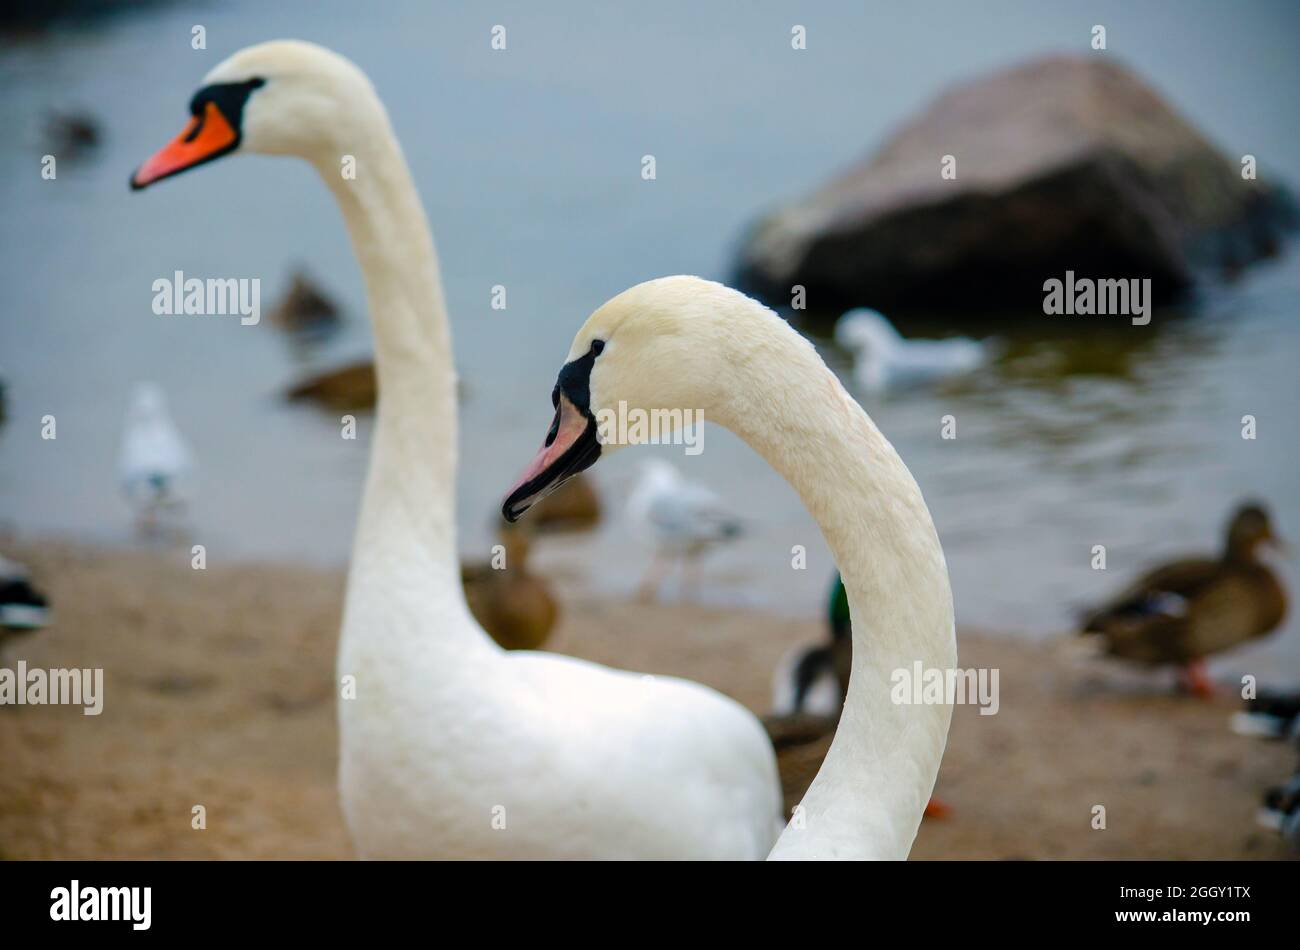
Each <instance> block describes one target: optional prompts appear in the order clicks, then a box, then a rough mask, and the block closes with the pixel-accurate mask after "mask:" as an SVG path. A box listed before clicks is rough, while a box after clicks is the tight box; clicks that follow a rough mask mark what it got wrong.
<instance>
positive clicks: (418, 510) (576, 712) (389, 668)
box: [132, 42, 933, 858]
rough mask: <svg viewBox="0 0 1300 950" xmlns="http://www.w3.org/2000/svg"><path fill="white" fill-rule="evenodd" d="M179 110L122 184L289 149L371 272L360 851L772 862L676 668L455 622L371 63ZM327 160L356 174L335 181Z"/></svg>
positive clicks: (358, 637)
mask: <svg viewBox="0 0 1300 950" xmlns="http://www.w3.org/2000/svg"><path fill="white" fill-rule="evenodd" d="M191 111H192V112H193V113H194V119H193V120H192V121H191V123H190V126H189V127H188V128H187V129H186V130H185V132H184V133H182V135H181V136H180V137H179V138H178V139H177V140H176V141H175V142H173V143H172V144H171V145H169V146H167V147H166V148H164V149H163V150H162V151H161V152H159V153H158V154H157V155H156V156H154V157H153V158H151V159H150V160H148V161H147V162H145V163H144V165H142V166H141V168H140V169H139V171H137V173H136V174H135V175H134V176H133V178H132V184H133V186H134V187H137V188H140V187H144V186H146V185H148V184H151V183H152V182H154V181H157V180H159V179H161V178H165V177H167V176H169V175H173V174H176V173H178V172H180V171H183V170H185V169H186V168H191V167H193V166H195V165H198V164H201V163H203V162H206V161H209V160H211V159H212V158H215V157H217V156H219V155H224V154H226V153H228V152H234V151H236V150H239V151H251V152H265V153H273V154H289V155H297V156H300V157H302V158H305V159H307V160H308V161H309V162H311V164H313V165H314V166H315V167H316V169H317V170H318V171H319V172H320V174H321V177H322V178H323V179H324V181H325V182H326V184H327V185H328V186H329V188H330V189H331V191H333V193H334V195H335V197H336V199H337V200H338V202H339V205H340V207H341V208H342V210H343V216H344V218H345V220H346V222H347V227H348V230H349V232H350V234H351V237H352V243H353V247H354V250H355V252H356V255H357V257H358V259H359V261H360V263H361V267H362V270H363V272H364V274H365V280H366V287H367V292H368V295H369V310H370V313H371V314H372V319H373V322H374V333H375V350H376V352H375V357H376V370H377V372H378V376H379V388H380V399H379V405H378V409H377V415H376V423H375V425H376V428H375V435H374V440H373V445H372V449H371V460H370V470H369V474H368V476H367V479H366V486H365V494H364V498H363V501H362V506H361V514H360V520H359V523H358V526H357V534H356V540H355V544H354V548H353V556H352V565H351V570H350V572H349V576H348V589H347V598H346V605H345V609H344V618H343V631H342V636H341V641H340V645H339V657H338V674H339V677H340V678H341V679H346V682H347V684H348V686H347V687H346V688H347V690H348V692H346V693H345V694H344V698H341V699H340V702H339V726H340V753H339V787H340V793H341V797H342V803H343V812H344V816H345V818H346V820H347V824H348V828H349V830H350V831H351V834H352V838H353V841H354V843H355V845H356V848H357V851H358V852H359V853H360V854H361V855H362V856H363V857H371V858H456V857H462V858H467V857H474V858H479V857H482V858H487V857H517V858H566V857H584V858H758V857H762V856H763V855H764V854H766V853H767V851H768V849H769V848H770V847H771V844H772V841H773V839H774V838H775V836H776V832H777V828H778V826H779V823H778V814H779V811H780V801H781V797H780V788H779V785H778V782H777V774H776V764H775V759H774V756H773V752H772V748H771V746H770V745H769V743H768V740H767V737H766V735H765V733H764V732H763V729H762V727H761V726H760V724H759V722H758V721H757V720H756V719H755V718H754V717H753V716H752V715H751V714H750V713H749V712H748V711H747V710H745V709H744V708H743V707H741V706H740V705H739V704H737V703H735V702H733V701H732V700H730V699H727V698H726V697H724V696H722V695H720V694H718V693H716V692H714V691H712V690H709V689H706V688H705V687H703V686H699V685H697V684H694V683H689V682H685V681H683V680H677V679H672V678H668V677H643V676H640V675H637V674H633V673H624V672H618V671H615V670H610V669H606V668H604V667H600V666H597V665H595V664H592V663H587V662H584V661H582V660H577V659H572V658H569V657H563V656H558V655H553V654H546V653H527V652H512V653H507V652H505V651H503V650H501V649H500V648H499V647H498V646H497V645H496V644H495V643H493V642H492V640H491V639H490V638H489V637H488V636H487V634H486V633H484V632H483V630H482V629H481V628H480V627H479V626H478V624H477V623H475V622H474V620H473V619H472V618H471V616H470V613H469V610H468V608H467V607H466V604H465V599H464V594H463V591H462V589H461V583H460V567H459V564H458V560H457V548H456V521H455V473H456V399H455V388H456V378H455V372H454V369H453V367H452V356H451V341H450V334H449V330H448V326H447V317H446V311H445V307H444V303H443V295H442V287H441V282H440V278H439V274H438V266H437V260H436V258H435V255H434V249H433V242H432V239H431V237H430V235H429V230H428V224H427V222H426V220H425V216H424V212H423V210H422V208H421V206H420V202H419V197H418V195H417V194H416V192H415V188H414V186H413V184H412V182H411V179H410V174H409V172H408V170H407V167H406V163H405V161H404V160H403V158H402V154H401V150H400V148H399V146H398V144H397V141H396V139H395V138H394V136H393V133H392V130H391V129H390V127H389V123H388V117H387V115H386V113H385V111H384V108H383V106H382V105H381V103H380V102H379V99H378V97H377V96H376V94H375V92H374V90H373V89H372V87H371V85H370V83H369V81H368V80H367V79H366V77H365V76H364V74H363V73H362V72H361V71H360V70H358V69H357V68H356V67H355V66H353V65H352V64H351V63H349V62H348V61H347V60H345V59H343V58H342V57H340V56H338V55H336V54H333V53H331V52H329V51H327V50H324V49H321V48H320V47H316V46H312V45H310V44H306V43H300V42H275V43H267V44H262V45H259V46H254V47H251V48H249V49H245V50H243V51H241V52H239V53H236V54H235V55H234V56H232V57H231V58H230V59H228V60H226V61H225V62H223V63H221V64H220V65H218V66H217V67H216V68H215V69H214V70H213V71H212V72H211V73H209V74H208V76H207V78H206V80H205V83H204V86H203V88H201V89H200V90H199V92H198V93H197V94H196V95H195V97H194V100H193V102H192V104H191ZM344 155H351V156H353V157H354V159H355V167H356V177H355V178H344V177H343V176H342V175H341V174H340V163H341V159H342V156H344ZM505 359H508V356H506V355H503V360H505ZM353 687H354V688H355V698H347V697H348V696H349V695H351V689H352V688H353ZM932 777H933V776H931V778H932ZM918 814H919V813H918Z"/></svg>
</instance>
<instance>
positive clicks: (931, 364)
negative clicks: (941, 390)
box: [835, 307, 991, 393]
mask: <svg viewBox="0 0 1300 950" xmlns="http://www.w3.org/2000/svg"><path fill="white" fill-rule="evenodd" d="M835 342H836V343H838V344H839V345H840V346H841V347H843V348H844V349H846V350H848V351H849V352H850V353H852V354H853V379H854V381H855V382H856V383H857V385H858V388H860V389H862V390H865V391H866V392H869V393H883V392H887V391H889V390H894V389H905V388H907V387H910V386H920V385H924V384H926V383H934V382H939V381H941V380H944V379H948V378H950V377H953V376H961V375H963V374H966V373H969V372H971V371H972V370H975V369H977V368H979V367H980V366H981V365H983V364H984V363H986V362H987V361H988V359H989V358H990V355H991V354H990V352H989V348H988V345H987V344H984V343H980V342H979V341H977V340H970V339H966V338H965V337H960V338H955V339H950V340H908V339H905V338H904V337H903V336H901V335H900V334H899V332H898V331H897V330H895V329H894V326H893V324H891V323H890V322H889V321H888V320H887V319H885V316H884V315H883V314H881V313H880V312H878V311H876V310H871V309H869V308H867V307H859V308H858V309H856V310H850V311H849V312H848V313H846V314H844V315H843V316H842V317H840V319H839V321H838V322H837V323H836V324H835Z"/></svg>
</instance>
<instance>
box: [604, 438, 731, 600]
mask: <svg viewBox="0 0 1300 950" xmlns="http://www.w3.org/2000/svg"><path fill="white" fill-rule="evenodd" d="M627 513H628V517H629V518H630V519H631V521H632V523H633V524H634V525H636V526H637V527H638V529H640V531H641V532H642V533H643V534H644V535H646V536H648V537H649V538H650V540H651V541H652V542H653V543H654V546H655V553H654V560H653V561H651V563H650V569H649V570H648V571H647V572H646V576H645V578H644V579H643V580H642V582H641V586H640V588H639V591H638V596H640V597H641V599H643V600H648V599H651V598H653V597H654V596H655V594H656V593H657V592H658V590H659V585H660V583H661V582H662V581H663V576H664V573H665V571H666V570H667V569H668V567H669V566H670V565H669V563H668V560H669V559H670V558H677V559H679V560H680V561H681V564H682V574H683V579H684V580H685V579H686V578H687V574H688V573H689V568H690V565H691V564H692V563H694V561H695V560H696V559H697V558H698V557H700V555H702V554H703V553H704V552H705V551H707V550H708V549H709V548H711V547H713V546H714V545H715V544H719V543H721V542H724V541H730V540H732V539H734V538H736V537H739V535H740V533H741V524H740V521H739V519H737V518H736V517H735V516H734V515H732V514H731V513H730V512H729V511H728V510H727V509H726V508H725V506H724V505H723V503H722V500H721V499H720V498H719V497H718V496H717V495H715V494H714V493H713V492H711V491H710V490H709V489H707V488H705V487H704V486H703V485H700V484H698V483H696V482H692V481H688V480H687V479H686V478H684V477H683V476H682V474H681V473H680V472H678V471H677V469H676V468H674V467H673V466H672V464H671V463H669V462H666V461H664V460H663V459H650V460H649V461H647V462H645V463H644V464H643V465H642V467H641V477H640V479H639V480H638V481H637V484H636V487H635V488H633V489H632V493H631V494H630V495H629V496H628V501H627Z"/></svg>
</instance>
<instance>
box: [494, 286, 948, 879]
mask: <svg viewBox="0 0 1300 950" xmlns="http://www.w3.org/2000/svg"><path fill="white" fill-rule="evenodd" d="M551 399H552V402H553V404H554V406H555V419H554V422H553V423H552V425H551V430H550V432H549V433H548V435H547V438H546V441H545V443H544V444H543V446H542V449H541V451H540V452H539V453H538V455H537V457H536V459H535V460H534V461H533V463H532V464H531V465H530V466H529V467H528V468H527V470H526V471H525V472H524V475H523V477H522V478H521V479H520V481H519V483H518V484H517V485H516V487H515V488H514V490H513V491H512V492H511V493H510V495H509V497H508V498H507V499H506V501H505V504H504V514H505V516H506V517H507V518H508V519H512V520H513V519H515V518H518V517H519V516H520V515H521V514H523V512H524V511H526V510H527V509H528V507H529V506H530V505H532V504H534V503H535V502H536V501H537V500H538V499H539V498H541V497H542V496H544V495H545V494H546V493H547V492H548V491H551V490H553V489H554V488H555V487H556V486H558V485H559V484H560V483H562V482H563V481H564V480H565V479H566V478H568V477H570V476H572V475H573V474H575V473H576V472H579V471H582V470H583V469H585V468H587V467H589V466H590V465H592V464H593V463H594V462H595V461H596V460H597V459H598V458H599V457H600V456H601V455H603V454H608V453H609V452H610V451H612V450H614V449H615V448H617V446H616V445H615V444H613V443H611V442H608V441H605V440H606V438H607V436H608V434H609V430H610V429H611V427H608V426H605V427H602V426H601V425H600V424H599V422H598V420H600V419H602V418H609V417H611V414H613V413H614V412H616V411H617V412H627V411H637V410H639V411H642V412H645V413H654V412H656V411H659V410H665V411H667V412H668V413H669V414H670V415H669V416H667V418H683V417H685V418H692V417H693V416H692V415H691V412H692V411H695V412H702V413H703V418H704V419H706V420H708V421H711V422H715V423H718V424H720V425H723V426H725V427H727V428H728V429H731V430H732V431H733V432H735V433H736V434H737V435H739V436H740V437H741V438H742V439H744V440H745V441H746V442H748V443H749V445H750V446H751V447H752V448H754V449H755V450H756V451H757V452H758V453H759V454H760V455H762V456H763V457H764V458H765V459H766V460H767V462H768V463H769V464H770V465H771V466H772V467H773V468H775V469H776V470H777V471H778V472H780V473H781V474H782V475H783V476H784V477H785V478H786V480H787V481H788V482H790V484H791V485H793V486H794V488H795V489H796V490H797V491H798V492H799V495H800V496H801V498H802V499H803V501H804V504H805V505H806V506H807V507H808V510H809V511H810V512H811V513H812V515H813V517H814V518H816V520H817V523H818V525H819V526H820V527H821V530H822V533H823V534H824V535H825V536H826V540H827V542H828V543H829V545H830V548H831V551H832V553H833V554H834V556H835V562H836V564H837V565H839V568H840V572H841V574H842V575H843V577H844V584H845V587H846V588H847V590H848V596H849V607H850V611H851V613H852V616H853V660H852V674H851V676H850V680H849V689H848V695H847V697H846V699H845V703H844V711H843V713H842V715H841V718H840V723H839V728H838V730H837V732H836V734H835V739H834V741H833V743H832V745H831V748H830V751H829V753H828V754H827V756H826V760H825V762H824V763H823V765H822V768H821V770H820V771H819V772H818V774H817V777H816V778H815V779H814V781H813V783H812V786H811V787H810V788H809V790H808V793H807V795H805V797H804V799H803V801H802V803H801V808H800V810H799V811H798V813H797V814H796V815H795V816H794V818H792V820H791V821H790V823H789V825H787V827H786V829H785V831H784V832H783V833H782V835H781V838H780V840H779V841H778V842H777V844H776V847H775V848H774V849H773V851H772V855H771V856H772V857H778V858H905V857H906V856H907V854H908V852H909V851H910V850H911V847H912V841H913V839H914V838H915V837H916V831H917V828H918V826H919V825H920V822H921V816H922V813H923V812H924V810H925V804H926V801H927V800H928V799H929V797H930V793H931V791H932V790H933V788H934V782H935V778H936V776H937V775H938V771H939V760H940V759H941V758H942V756H943V749H944V745H945V743H946V741H947V735H948V725H949V721H950V719H951V715H952V707H951V705H948V704H944V703H939V704H935V705H915V706H913V705H904V704H900V703H896V702H894V693H895V691H894V690H892V689H891V686H892V685H893V683H894V682H895V676H896V675H897V674H898V673H900V672H901V673H903V674H905V675H906V674H907V673H908V671H911V670H913V669H914V665H915V664H916V663H917V662H919V663H920V664H921V667H922V669H923V670H925V671H930V670H935V671H940V672H943V671H947V670H950V669H952V668H953V667H954V666H955V664H956V659H957V653H956V640H955V636H954V627H953V607H952V593H951V590H950V588H949V583H948V570H947V566H946V564H945V563H944V557H943V550H942V548H941V547H940V545H939V539H938V536H937V534H936V533H935V530H934V523H933V521H932V520H931V518H930V512H929V510H928V509H927V508H926V505H925V501H924V499H923V498H922V497H921V491H920V489H919V488H918V487H917V484H916V482H915V480H913V478H912V475H911V473H910V472H909V471H908V470H907V466H906V465H904V464H903V460H902V459H901V458H900V457H899V455H898V453H897V452H895V451H894V448H893V446H891V445H890V444H889V442H888V441H887V440H886V439H885V437H884V436H883V435H881V433H880V430H879V429H877V428H876V426H875V425H874V424H873V423H872V421H871V419H870V418H868V416H867V414H866V413H865V412H864V411H863V410H862V407H861V406H859V405H858V404H857V402H855V401H854V399H853V398H852V397H851V396H850V395H849V394H848V393H847V392H846V391H845V389H844V387H843V386H841V385H840V382H839V380H838V379H836V377H835V375H834V374H833V373H831V371H830V370H829V369H827V368H826V365H825V364H824V363H823V362H822V360H821V357H819V356H818V355H817V352H816V350H814V348H813V346H812V344H810V343H809V342H808V341H807V340H805V339H804V338H803V337H801V336H800V335H799V334H798V333H796V332H795V331H794V330H793V329H791V328H790V326H789V325H788V324H787V323H786V322H785V321H783V320H782V319H780V318H779V317H778V316H777V315H776V314H775V313H773V312H772V311H771V310H768V309H767V308H766V307H763V306H762V305H761V304H758V303H757V302H755V301H754V300H751V299H750V298H749V297H746V296H745V295H743V294H741V293H739V292H737V291H735V290H731V289H730V288H728V287H724V286H722V285H721V284H716V283H713V282H711V281H705V280H701V279H699V278H696V277H666V278H662V279H660V280H652V281H648V282H647V283H644V284H639V285H637V286H636V287H633V288H631V289H630V290H627V291H624V292H623V293H622V294H620V295H619V296H617V297H615V298H614V299H613V300H611V301H609V302H608V303H606V304H605V305H604V306H603V307H601V308H600V309H599V310H597V311H596V312H595V313H594V314H593V315H592V316H591V318H590V319H589V320H588V321H587V322H586V324H585V325H584V326H583V327H582V329H581V330H579V331H578V335H577V337H576V338H575V339H574V341H573V346H572V347H571V348H570V350H569V355H568V358H567V360H566V362H565V363H564V366H563V368H562V369H561V370H560V373H559V379H558V381H557V382H556V385H555V389H554V391H553V392H552V397H551ZM695 417H696V418H697V417H698V416H695ZM719 719H721V717H719ZM755 723H757V720H755ZM711 725H712V723H711V722H709V721H707V720H705V721H697V724H696V728H698V729H707V728H708V727H709V726H711Z"/></svg>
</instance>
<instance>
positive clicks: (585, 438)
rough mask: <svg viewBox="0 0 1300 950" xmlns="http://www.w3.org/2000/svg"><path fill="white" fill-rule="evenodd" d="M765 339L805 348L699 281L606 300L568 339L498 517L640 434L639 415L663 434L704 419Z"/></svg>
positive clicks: (774, 322)
mask: <svg viewBox="0 0 1300 950" xmlns="http://www.w3.org/2000/svg"><path fill="white" fill-rule="evenodd" d="M756 311H757V312H758V316H756ZM773 333H778V334H785V335H788V336H789V337H793V338H794V339H795V340H796V341H800V342H803V341H802V338H801V337H799V336H798V334H796V333H794V331H793V330H790V329H789V327H788V326H786V324H785V323H784V321H782V320H781V319H780V318H779V317H777V316H776V315H775V314H773V313H771V311H768V310H766V309H764V308H761V307H759V305H758V304H756V303H755V302H754V301H752V300H750V299H749V298H748V297H746V296H745V295H744V294H741V293H740V292H738V291H735V290H732V289H731V288H729V287H724V286H723V285H722V284H717V283H714V282H713V281H707V280H701V279H700V278H698V277H662V278H660V279H658V280H652V281H647V282H646V283H644V284H638V285H637V286H635V287H632V288H631V289H629V290H625V291H624V292H623V293H621V294H619V295H618V296H617V297H615V298H613V299H612V300H610V301H609V302H607V303H606V304H604V306H602V307H601V308H600V309H599V310H597V311H596V312H595V313H593V314H592V315H591V317H590V318H589V319H588V320H587V322H586V324H584V325H583V327H582V329H581V330H579V331H578V335H577V336H576V337H575V338H574V340H573V346H572V347H571V348H570V349H569V355H568V358H567V360H566V361H565V363H564V366H563V367H561V369H560V374H559V378H558V379H557V380H556V383H555V388H554V389H553V390H552V391H551V403H552V405H553V406H554V407H555V417H554V420H553V421H552V423H551V429H550V432H548V433H547V436H546V441H545V442H544V443H543V444H542V448H541V449H540V451H539V452H538V453H537V456H536V457H535V458H534V459H533V461H532V463H531V464H530V465H529V466H528V468H527V469H525V470H524V474H523V475H522V476H521V477H520V479H519V481H518V482H517V483H516V485H515V487H514V488H513V489H512V490H511V492H510V494H509V496H508V497H507V498H506V500H505V503H504V505H503V506H502V513H503V514H504V515H505V517H506V520H508V521H514V520H515V519H517V518H518V517H519V516H520V515H522V514H523V513H524V512H525V511H527V510H528V508H530V507H531V506H532V505H534V504H536V503H537V502H538V501H540V500H541V499H542V498H543V497H545V496H546V495H547V494H549V493H550V492H552V491H554V490H555V489H556V488H558V487H559V486H560V485H561V484H563V483H564V482H565V480H567V479H569V478H571V477H573V476H574V475H576V474H577V473H578V472H581V471H582V470H584V469H586V468H589V467H591V466H592V465H594V464H595V462H596V460H597V459H599V458H600V457H601V456H602V455H607V454H609V453H610V452H611V451H613V450H614V449H616V448H618V447H621V446H622V445H626V444H630V443H632V442H635V441H638V440H639V439H641V438H644V433H645V432H646V431H647V429H646V428H642V429H641V430H639V431H640V433H641V434H640V435H639V434H638V430H637V428H636V426H637V420H638V419H641V420H650V419H651V418H653V419H655V420H657V421H656V422H654V423H648V425H649V428H650V431H655V427H657V431H658V432H659V433H660V434H661V435H662V434H665V432H671V431H674V430H675V429H676V428H679V427H681V426H682V425H685V424H688V423H691V422H693V421H694V420H695V419H697V418H700V417H701V415H702V416H703V418H705V419H706V420H707V419H708V418H709V416H710V414H711V413H712V412H713V411H714V410H715V409H716V408H717V407H719V406H721V405H723V404H724V401H725V400H727V399H728V394H729V393H730V392H731V390H732V388H733V387H731V386H730V385H729V383H728V380H727V378H726V377H727V371H728V369H729V368H731V367H732V366H733V365H734V364H735V362H736V361H735V358H734V357H735V354H736V353H737V352H738V351H739V350H745V351H746V352H747V353H750V352H751V351H753V350H755V349H756V348H757V349H758V350H759V351H761V348H762V346H763V341H764V340H766V339H768V335H769V334H773ZM783 342H788V340H786V341H783ZM804 345H805V346H806V347H807V348H808V350H809V351H810V352H811V346H810V345H808V344H806V342H805V343H804ZM751 358H752V353H751ZM773 382H774V383H775V382H776V381H775V380H774V379H773ZM777 385H779V383H777Z"/></svg>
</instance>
